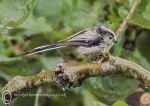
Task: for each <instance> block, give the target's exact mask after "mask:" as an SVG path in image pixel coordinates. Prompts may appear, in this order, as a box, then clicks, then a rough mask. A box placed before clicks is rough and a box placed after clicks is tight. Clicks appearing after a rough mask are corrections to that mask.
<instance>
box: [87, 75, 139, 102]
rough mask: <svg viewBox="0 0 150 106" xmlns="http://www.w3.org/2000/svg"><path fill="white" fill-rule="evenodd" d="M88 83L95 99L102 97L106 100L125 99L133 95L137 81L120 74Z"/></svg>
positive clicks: (94, 79) (95, 79) (92, 79)
mask: <svg viewBox="0 0 150 106" xmlns="http://www.w3.org/2000/svg"><path fill="white" fill-rule="evenodd" d="M89 81H90V83H91V89H92V91H93V93H94V94H95V95H96V96H97V97H104V98H106V99H108V100H116V99H120V98H125V97H126V96H128V95H130V94H131V93H133V92H134V91H135V90H136V89H137V87H138V84H139V82H138V81H137V80H134V79H130V78H128V77H125V76H122V75H120V74H118V75H109V76H105V77H97V78H91V79H90V80H89Z"/></svg>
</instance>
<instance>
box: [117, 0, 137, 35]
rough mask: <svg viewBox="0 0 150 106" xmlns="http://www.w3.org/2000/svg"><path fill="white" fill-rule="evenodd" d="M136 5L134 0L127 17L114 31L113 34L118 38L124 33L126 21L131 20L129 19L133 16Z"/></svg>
mask: <svg viewBox="0 0 150 106" xmlns="http://www.w3.org/2000/svg"><path fill="white" fill-rule="evenodd" d="M137 4H138V0H134V1H133V4H132V7H131V9H130V11H129V13H128V15H127V17H126V18H125V19H124V20H123V22H122V23H121V25H120V27H119V28H118V29H117V30H116V32H115V34H116V35H117V36H118V37H119V35H121V33H122V32H123V31H124V29H125V27H126V25H127V23H128V21H129V20H130V19H131V17H132V16H133V14H134V12H135V9H136V7H137Z"/></svg>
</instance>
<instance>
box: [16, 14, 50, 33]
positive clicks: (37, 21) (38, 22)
mask: <svg viewBox="0 0 150 106" xmlns="http://www.w3.org/2000/svg"><path fill="white" fill-rule="evenodd" d="M19 28H23V29H25V30H27V31H32V32H33V33H48V32H51V30H52V28H51V26H50V25H49V24H48V23H47V20H46V19H45V17H34V16H31V17H29V18H28V19H27V20H26V21H25V22H24V23H23V24H22V25H20V26H19Z"/></svg>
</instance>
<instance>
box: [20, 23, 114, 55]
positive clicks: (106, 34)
mask: <svg viewBox="0 0 150 106" xmlns="http://www.w3.org/2000/svg"><path fill="white" fill-rule="evenodd" d="M116 41H117V36H116V35H115V33H114V32H113V31H112V30H110V29H108V28H106V27H104V26H94V27H91V28H88V29H85V30H82V31H80V32H77V33H75V34H73V35H72V36H70V37H68V38H66V39H64V40H60V41H58V42H57V43H55V44H52V45H44V46H40V47H36V48H34V49H31V50H28V51H25V52H23V53H22V54H21V56H27V55H32V54H36V53H41V52H45V51H49V50H54V49H58V48H64V47H74V48H76V50H77V51H78V52H79V53H81V54H85V55H88V54H95V53H99V54H103V53H105V52H106V51H107V50H108V49H109V48H110V47H111V45H113V44H114V43H116Z"/></svg>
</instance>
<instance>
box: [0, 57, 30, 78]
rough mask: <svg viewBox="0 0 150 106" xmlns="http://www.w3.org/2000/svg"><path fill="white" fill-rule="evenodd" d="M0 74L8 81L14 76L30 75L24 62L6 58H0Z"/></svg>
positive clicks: (18, 59)
mask: <svg viewBox="0 0 150 106" xmlns="http://www.w3.org/2000/svg"><path fill="white" fill-rule="evenodd" d="M0 73H1V74H2V75H3V77H4V78H5V79H8V80H10V79H9V78H11V77H12V76H15V75H23V76H26V75H31V72H30V71H29V68H28V66H27V64H26V62H25V61H23V60H22V59H20V58H6V57H1V60H0Z"/></svg>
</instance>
